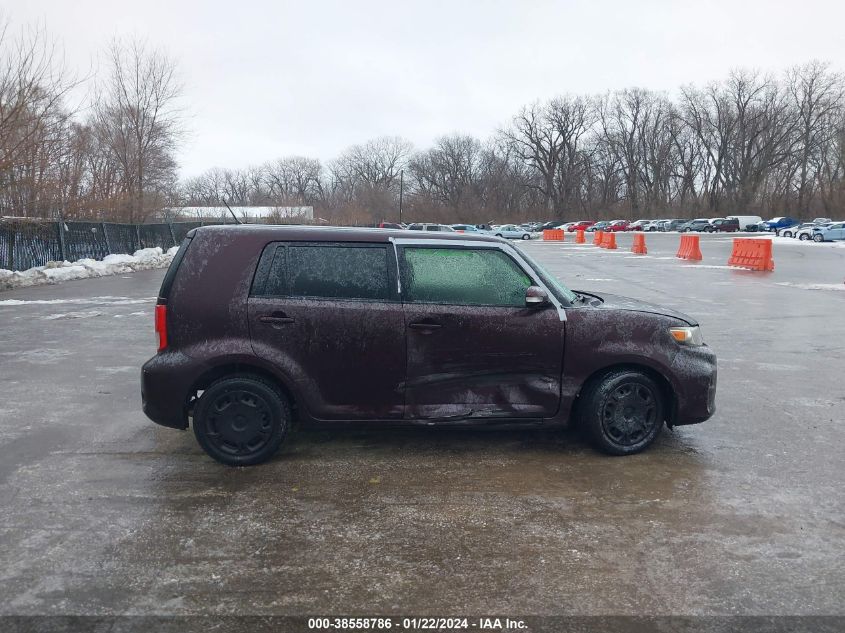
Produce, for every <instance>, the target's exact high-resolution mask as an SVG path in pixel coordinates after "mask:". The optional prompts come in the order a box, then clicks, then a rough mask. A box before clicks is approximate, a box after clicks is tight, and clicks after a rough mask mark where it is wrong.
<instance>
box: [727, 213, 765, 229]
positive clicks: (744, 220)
mask: <svg viewBox="0 0 845 633" xmlns="http://www.w3.org/2000/svg"><path fill="white" fill-rule="evenodd" d="M733 218H736V219H737V220H739V230H740V231H747V230H748V229H749V227H751V226H754V228H753V229H751V230H752V231H756V230H757V225H758V224H760V222H762V221H763V218H761V217H760V216H759V215H729V216H727V217H726V218H725V219H727V220H732V219H733Z"/></svg>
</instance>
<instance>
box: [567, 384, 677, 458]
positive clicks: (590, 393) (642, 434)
mask: <svg viewBox="0 0 845 633" xmlns="http://www.w3.org/2000/svg"><path fill="white" fill-rule="evenodd" d="M581 398H582V401H581V402H580V403H579V414H580V422H581V424H582V426H583V427H584V430H585V431H586V432H587V433H588V434H589V436H590V437H591V439H592V441H593V443H594V444H595V445H596V447H597V448H599V449H601V450H602V451H604V452H606V453H610V454H611V455H630V454H633V453H638V452H640V451H642V450H643V449H645V448H646V447H647V446H649V445H650V444H651V443H652V442H653V441H654V440H655V438H656V437H657V436H658V435H659V434H660V432H661V430H662V428H663V422H664V419H665V418H664V395H663V392H662V391H661V389H660V387H659V386H658V385H657V383H656V382H655V381H654V379H652V378H651V376H649V375H648V374H646V373H643V372H641V371H638V370H635V369H620V370H616V371H612V372H610V373H608V374H606V375H605V376H604V377H603V378H601V379H600V380H597V381H594V382H593V383H592V384H591V385H589V386H588V387H587V388H586V389H585V391H584V393H583V395H582V396H581Z"/></svg>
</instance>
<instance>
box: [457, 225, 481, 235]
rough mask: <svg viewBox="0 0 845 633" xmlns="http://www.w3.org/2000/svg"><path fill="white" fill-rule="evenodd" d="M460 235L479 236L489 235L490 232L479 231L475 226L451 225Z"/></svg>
mask: <svg viewBox="0 0 845 633" xmlns="http://www.w3.org/2000/svg"><path fill="white" fill-rule="evenodd" d="M450 226H451V227H452V228H453V229H454V230H455V231H457V232H458V233H475V234H477V235H488V234H489V233H490V231H485V230H483V229H479V228H478V227H477V226H475V225H474V224H451V225H450Z"/></svg>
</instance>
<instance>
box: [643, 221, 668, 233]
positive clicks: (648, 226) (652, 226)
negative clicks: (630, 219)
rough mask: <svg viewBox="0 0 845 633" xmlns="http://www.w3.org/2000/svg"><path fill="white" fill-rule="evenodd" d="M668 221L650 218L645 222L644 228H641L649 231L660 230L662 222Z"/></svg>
mask: <svg viewBox="0 0 845 633" xmlns="http://www.w3.org/2000/svg"><path fill="white" fill-rule="evenodd" d="M661 222H666V220H662V219H661V220H649V221H648V222H646V223H645V224H643V228H642V229H640V230H641V231H647V232H649V233H653V232H655V231H659V230H660V229H659V227H660V223H661Z"/></svg>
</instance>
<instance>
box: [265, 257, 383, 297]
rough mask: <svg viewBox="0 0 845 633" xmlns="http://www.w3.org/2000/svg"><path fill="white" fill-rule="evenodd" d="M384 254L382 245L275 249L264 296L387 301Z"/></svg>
mask: <svg viewBox="0 0 845 633" xmlns="http://www.w3.org/2000/svg"><path fill="white" fill-rule="evenodd" d="M387 255H388V250H387V247H386V246H383V245H373V246H371V245H349V246H336V245H321V244H288V245H287V246H285V247H281V248H278V249H277V250H276V254H275V256H274V258H273V264H272V267H271V269H270V271H269V275H268V279H267V283H266V285H265V292H264V294H266V295H276V296H289V297H302V298H306V297H307V298H323V299H366V300H374V301H387V300H388V299H389V297H390V291H389V287H390V281H389V276H388V257H387Z"/></svg>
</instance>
